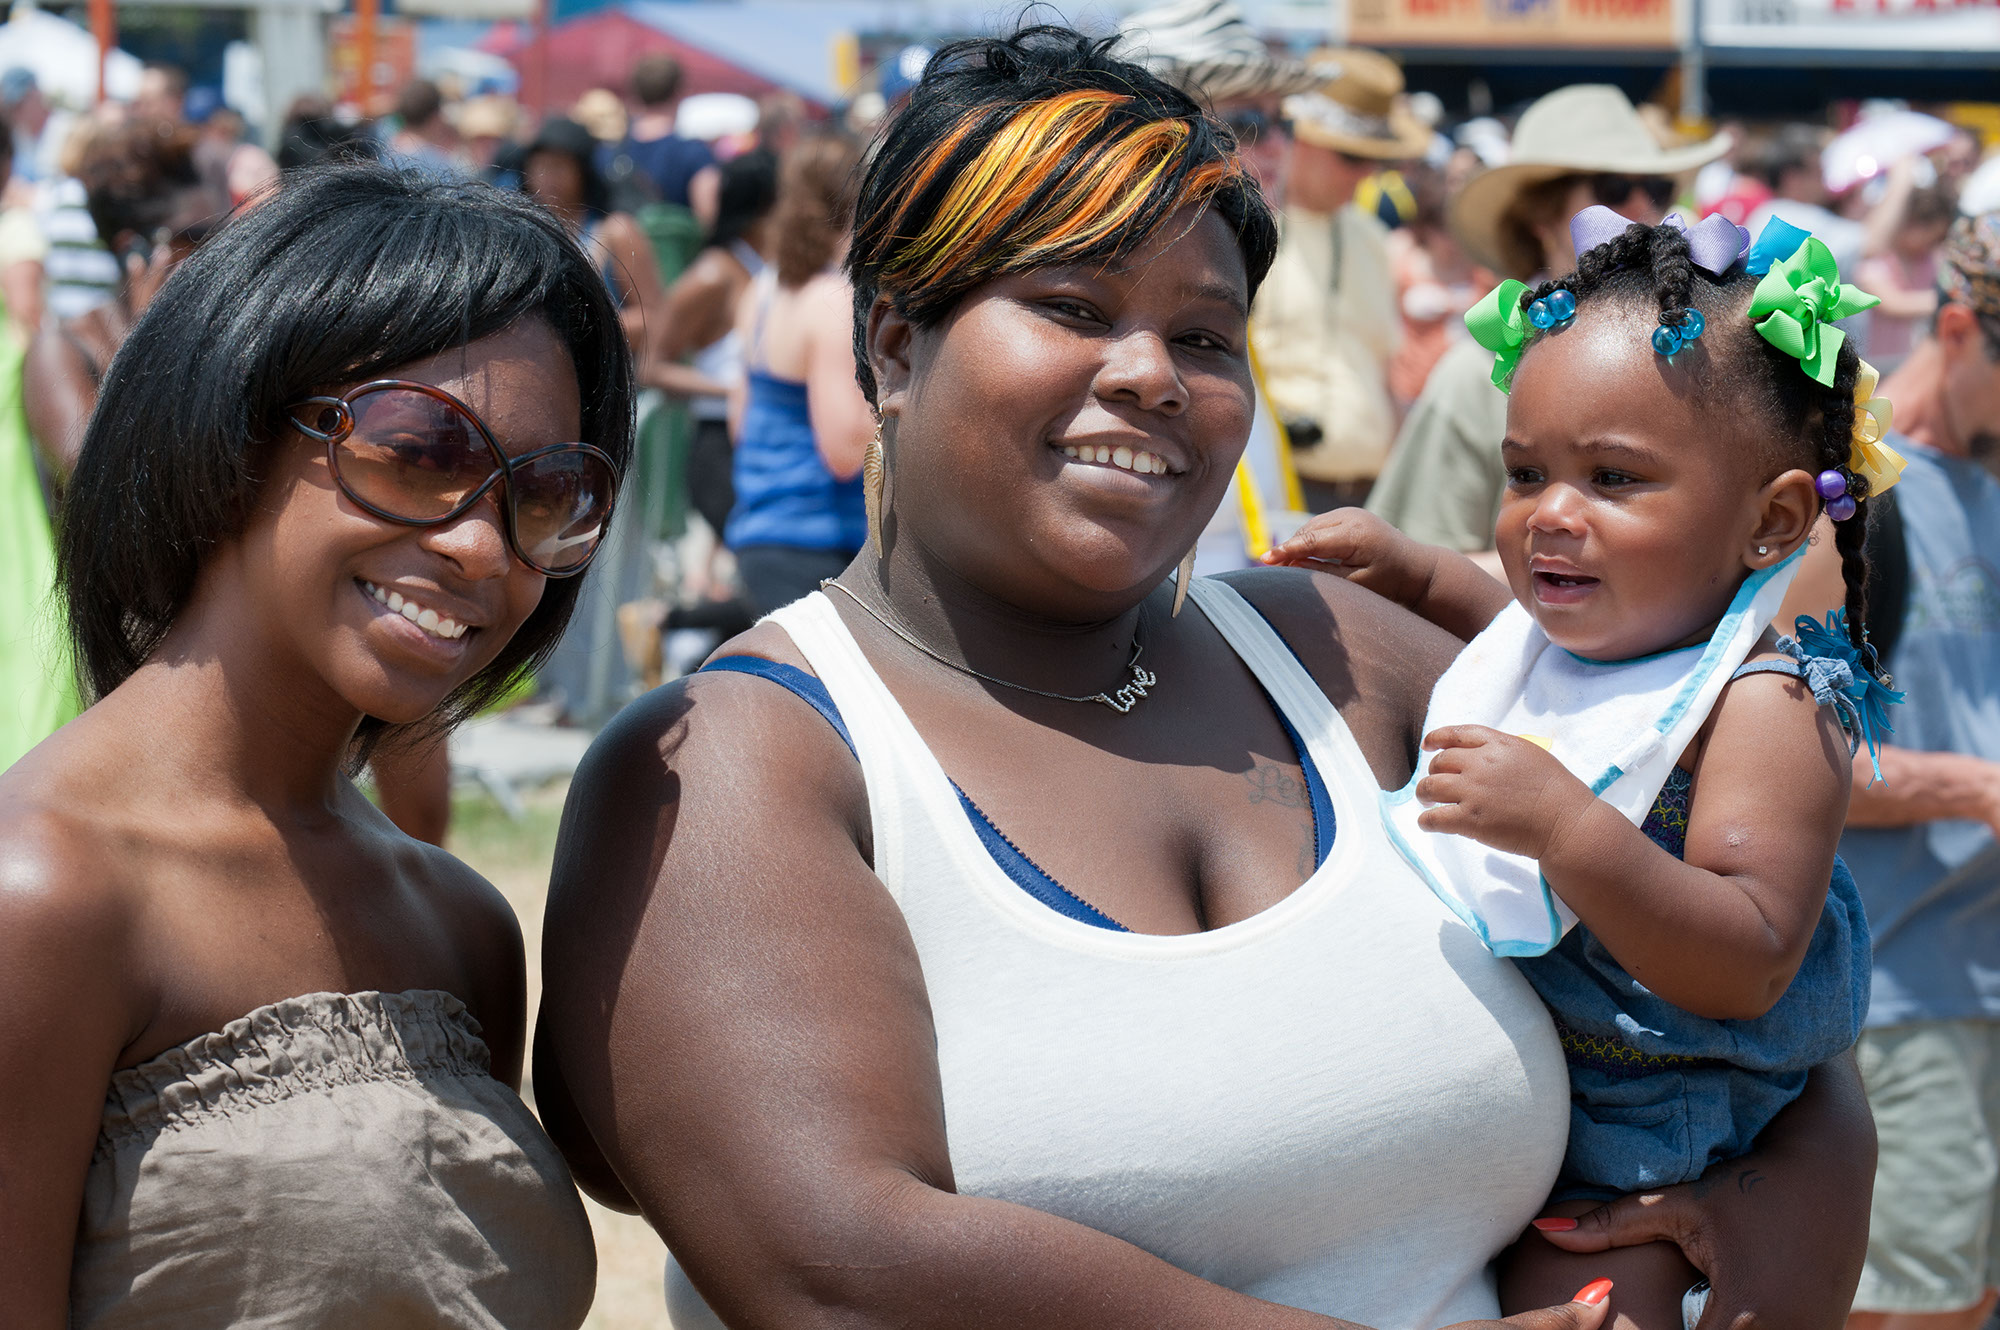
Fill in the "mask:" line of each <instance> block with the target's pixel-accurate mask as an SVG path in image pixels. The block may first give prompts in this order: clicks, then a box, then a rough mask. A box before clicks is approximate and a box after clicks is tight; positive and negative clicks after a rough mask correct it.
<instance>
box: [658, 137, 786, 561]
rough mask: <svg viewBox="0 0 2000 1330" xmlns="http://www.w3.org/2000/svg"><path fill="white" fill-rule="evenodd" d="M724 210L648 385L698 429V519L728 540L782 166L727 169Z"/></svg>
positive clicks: (757, 157)
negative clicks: (744, 324)
mask: <svg viewBox="0 0 2000 1330" xmlns="http://www.w3.org/2000/svg"><path fill="white" fill-rule="evenodd" d="M721 187H722V188H721V196H720V198H721V202H720V210H719V211H718V212H717V214H716V219H715V225H714V226H713V227H711V228H710V229H709V233H708V237H707V239H706V241H705V242H704V243H703V246H702V250H701V253H700V254H698V255H697V256H696V257H695V261H694V262H693V263H692V264H691V265H689V267H688V269H687V271H685V272H683V273H682V274H681V275H680V277H679V278H678V279H677V280H676V281H675V282H674V285H673V288H672V289H671V290H669V291H668V292H667V300H666V315H665V317H664V318H662V319H661V320H660V336H659V339H658V341H657V342H656V344H655V353H654V356H653V360H652V365H651V368H650V370H649V374H648V378H647V384H648V386H650V387H656V388H661V389H664V390H665V391H666V392H668V393H670V394H672V395H673V396H675V397H679V398H683V399H685V400H686V401H687V403H688V409H689V411H690V413H691V414H692V416H693V419H694V423H695V432H694V442H693V445H692V447H691V449H690V452H689V457H688V474H687V483H688V490H689V493H690V496H691V497H692V499H693V504H694V508H695V511H696V512H698V513H700V514H701V517H702V519H703V520H704V521H706V522H707V523H708V524H709V526H710V528H711V529H713V530H714V531H715V533H716V534H717V535H720V534H721V532H722V529H723V527H724V526H725V525H726V524H727V522H728V520H729V511H730V509H731V508H733V507H734V506H735V502H736V498H735V488H734V484H733V482H732V481H731V479H730V471H731V469H732V467H733V456H732V453H731V449H730V443H729V426H728V417H729V395H730V393H732V392H734V391H736V389H737V388H738V386H739V385H740V384H741V383H742V381H743V374H744V368H743V339H742V337H741V335H740V334H739V333H738V332H737V330H736V311H737V308H738V307H739V306H740V305H741V304H742V303H743V297H744V293H745V292H746V291H747V290H748V289H749V287H750V284H751V283H752V282H753V281H755V280H756V279H757V277H758V276H759V275H760V274H762V273H763V272H764V270H765V268H766V267H767V266H768V263H769V259H770V255H771V248H772V242H771V209H772V207H773V206H774V205H775V204H776V202H777V198H778V163H777V159H776V158H774V157H773V156H772V155H771V154H770V153H768V152H763V151H755V152H747V153H745V154H743V155H742V156H741V157H736V158H733V159H731V160H730V161H728V162H725V163H723V166H722V170H721Z"/></svg>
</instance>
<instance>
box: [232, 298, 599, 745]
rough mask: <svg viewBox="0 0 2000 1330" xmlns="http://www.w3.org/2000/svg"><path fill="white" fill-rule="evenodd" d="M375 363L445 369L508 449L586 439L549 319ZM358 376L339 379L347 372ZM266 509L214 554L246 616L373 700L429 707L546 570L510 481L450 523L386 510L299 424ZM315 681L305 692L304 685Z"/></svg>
mask: <svg viewBox="0 0 2000 1330" xmlns="http://www.w3.org/2000/svg"><path fill="white" fill-rule="evenodd" d="M377 377H384V378H399V379H413V380H416V381H418V382H421V383H428V384H434V385H436V386H437V387H440V388H443V389H444V390H445V391H447V392H449V393H451V394H452V395H453V396H455V397H457V398H458V399H459V400H460V401H462V402H464V403H465V404H466V405H467V406H469V407H471V408H472V410H473V411H475V412H476V413H477V414H478V415H479V417H480V419H481V420H483V421H485V423H486V425H487V427H488V429H490V430H491V431H492V434H493V437H494V439H495V440H496V441H497V442H498V443H499V445H500V446H501V448H502V449H504V450H505V451H506V452H507V453H508V454H509V455H519V454H521V453H526V452H529V451H532V450H533V449H535V448H538V447H541V446H543V445H546V444H550V443H561V442H567V441H571V440H574V439H576V438H577V437H579V434H580V432H581V429H582V418H581V408H580V405H579V399H578V391H577V381H576V373H575V370H574V369H573V367H572V366H571V363H570V359H569V356H568V353H567V352H566V351H565V350H564V348H563V345H562V343H561V342H560V341H559V340H558V339H557V338H556V335H555V334H554V333H553V332H552V331H550V329H549V328H548V326H547V325H546V324H544V323H542V322H540V321H539V320H528V321H524V322H522V323H520V324H517V325H516V326H514V327H513V328H510V329H509V330H507V331H506V332H502V333H498V334H495V335H494V336H491V337H486V338H482V339H481V340H479V341H477V342H473V343H471V344H470V345H468V346H464V347H460V348H457V349H455V350H452V351H449V352H446V353H445V354H443V355H441V356H437V357H434V358H433V359H430V360H426V361H422V362H419V363H417V364H413V365H406V366H403V367H401V368H398V369H395V370H391V371H388V372H386V373H385V374H383V375H381V376H377ZM346 386H349V385H341V387H342V388H345V387H346ZM270 466H271V473H270V475H269V476H268V478H267V480H266V482H265V484H264V486H263V489H262V492H261V494H260V497H259V502H258V506H257V510H256V512H255V514H254V515H253V517H252V518H251V521H250V522H249V524H248V525H247V527H246V528H245V530H244V532H243V535H242V536H241V537H240V538H239V539H238V540H237V542H235V545H236V548H235V550H234V557H229V558H224V559H221V560H218V561H217V562H216V565H215V567H216V569H217V576H220V577H222V578H225V579H226V580H227V581H229V582H230V583H232V584H233V585H230V586H228V587H225V588H219V589H218V590H219V591H220V596H219V597H218V599H220V601H221V603H222V604H224V605H227V606H228V607H229V609H228V613H230V614H231V615H233V616H235V622H236V624H237V631H239V632H247V633H254V634H258V635H260V636H261V637H262V638H263V639H264V640H263V642H262V643H261V646H262V648H263V650H262V651H260V653H259V654H260V655H263V656H268V658H269V659H270V660H271V662H272V664H271V667H270V668H271V670H272V671H273V675H274V677H280V676H278V674H277V672H278V671H281V670H284V669H285V668H286V667H287V666H289V667H291V668H292V669H295V670H296V671H297V672H298V673H299V674H300V675H301V676H304V678H302V685H305V686H309V684H307V683H306V681H307V680H311V679H316V680H317V681H318V682H319V683H320V684H321V685H323V687H324V688H325V689H326V690H328V691H330V692H331V693H332V694H333V695H334V696H336V697H337V698H339V699H340V700H342V701H344V702H345V703H346V704H347V705H349V706H352V707H353V708H355V709H356V710H358V711H360V712H362V713H363V714H365V715H369V716H374V717H377V718H379V719H381V720H385V721H388V722H390V723H392V724H405V723H409V722H411V721H416V720H421V719H422V718H424V717H425V716H427V715H429V714H430V713H431V712H432V711H433V710H435V709H436V707H437V705H438V704H439V703H440V702H441V701H443V699H444V698H445V697H446V696H447V695H448V694H450V692H451V691H452V690H453V689H454V688H456V687H458V686H459V685H460V684H462V683H464V682H465V681H466V680H467V679H469V678H471V677H472V676H473V675H474V674H475V673H477V672H478V671H479V670H480V669H481V668H483V667H484V666H485V665H486V664H487V663H488V662H490V661H491V660H492V659H493V658H494V656H495V655H496V654H497V653H498V652H499V651H500V649H501V647H503V646H504V645H505V644H506V642H507V640H508V639H509V638H510V637H512V636H513V634H514V633H515V632H516V630H518V629H519V628H520V627H521V625H522V623H523V622H525V621H526V619H527V618H528V616H529V615H530V614H531V613H532V612H533V611H534V609H535V606H536V605H537V604H538V603H539V602H540V600H541V596H542V588H543V585H544V582H545V579H544V578H543V576H542V575H541V574H540V573H537V572H535V571H533V570H532V569H530V568H529V567H527V565H525V564H523V563H522V562H521V561H520V560H519V559H517V558H515V557H514V555H513V553H512V551H511V550H510V549H509V547H508V544H507V538H506V534H505V521H506V519H505V516H504V514H503V513H502V511H501V507H500V505H501V504H502V503H503V502H504V497H503V493H502V487H501V486H498V485H496V486H494V487H493V488H492V489H491V490H489V491H487V493H486V494H485V495H484V496H483V497H482V498H481V499H480V500H479V502H477V503H475V504H474V505H473V506H472V507H471V508H470V509H468V510H467V511H466V512H464V513H463V514H461V515H459V516H458V517H456V518H454V519H452V520H451V521H449V522H445V523H442V524H440V525H437V526H428V527H413V526H403V525H399V524H397V523H393V522H387V521H384V520H382V519H380V518H377V517H374V516H371V515H370V514H369V513H367V512H366V511H364V510H362V509H361V508H358V507H356V506H355V505H354V504H353V503H352V502H351V501H349V500H348V498H347V497H346V496H345V495H344V494H342V493H341V491H340V489H339V487H338V486H337V485H336V484H335V482H334V478H333V475H332V472H331V471H330V470H329V468H328V466H327V457H326V449H325V447H324V445H321V444H318V443H315V442H313V441H311V440H308V439H306V438H304V437H303V436H301V435H299V434H297V433H294V432H289V431H288V432H287V433H286V434H285V435H284V436H282V438H281V440H280V441H279V442H278V443H277V444H275V445H274V447H273V450H272V456H271V463H270ZM301 695H304V694H303V693H302V694H301Z"/></svg>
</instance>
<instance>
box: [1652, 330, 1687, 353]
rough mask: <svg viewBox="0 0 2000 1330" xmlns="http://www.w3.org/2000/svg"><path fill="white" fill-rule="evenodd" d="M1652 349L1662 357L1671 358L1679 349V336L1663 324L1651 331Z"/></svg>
mask: <svg viewBox="0 0 2000 1330" xmlns="http://www.w3.org/2000/svg"><path fill="white" fill-rule="evenodd" d="M1653 349H1654V350H1655V351H1657V352H1659V353H1660V354H1661V355H1663V356H1671V355H1673V353H1674V352H1676V351H1678V350H1680V349H1681V335H1680V334H1679V333H1677V332H1675V331H1674V330H1673V329H1672V328H1669V327H1668V326H1667V325H1666V324H1664V323H1663V324H1661V325H1660V326H1659V327H1657V328H1655V329H1653Z"/></svg>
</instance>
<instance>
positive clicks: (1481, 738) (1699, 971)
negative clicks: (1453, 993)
mask: <svg viewBox="0 0 2000 1330" xmlns="http://www.w3.org/2000/svg"><path fill="white" fill-rule="evenodd" d="M1705 734H1706V742H1705V743H1704V744H1703V745H1702V747H1701V752H1700V756H1699V758H1698V760H1697V762H1696V764H1695V768H1694V775H1695V785H1694V804H1693V807H1692V808H1690V809H1689V813H1688V839H1687V859H1686V861H1685V862H1683V861H1681V860H1678V859H1675V858H1674V857H1673V856H1672V855H1670V854H1668V853H1667V852H1666V851H1665V850H1662V849H1661V848H1660V847H1659V846H1657V845H1655V844H1654V843H1653V842H1652V841H1651V840H1650V839H1649V838H1648V837H1647V836H1646V834H1645V833H1644V832H1642V831H1641V830H1639V828H1638V827H1635V826H1633V825H1632V823H1631V822H1629V821H1628V820H1626V818H1625V817H1624V816H1623V815H1622V814H1620V813H1619V812H1618V810H1616V809H1615V808H1613V807H1612V806H1611V805H1610V804H1607V803H1605V802H1604V801H1603V800H1602V799H1598V798H1595V797H1593V796H1592V795H1591V793H1590V791H1589V789H1588V787H1586V786H1585V785H1584V783H1583V782H1582V781H1580V780H1578V779H1577V778H1576V777H1575V776H1574V775H1572V774H1570V772H1569V771H1568V770H1567V769H1566V768H1564V767H1563V765H1562V764H1561V763H1560V762H1558V761H1556V759H1555V758H1553V757H1551V756H1550V755H1549V754H1548V753H1546V752H1544V751H1543V750H1542V749H1541V748H1539V747H1537V746H1536V745H1535V744H1533V743H1530V742H1528V741H1527V740H1524V739H1519V738H1516V737H1514V736H1512V735H1506V734H1501V733H1500V732H1499V731H1497V730H1491V729H1487V728H1485V727H1483V726H1471V725H1467V726H1452V727H1447V728H1445V729H1441V730H1437V731H1435V732H1433V733H1432V734H1430V735H1428V736H1426V737H1425V739H1424V746H1425V747H1426V748H1434V749H1438V750H1441V751H1440V752H1439V753H1438V756H1437V758H1436V760H1435V761H1433V762H1432V764H1431V767H1430V774H1429V775H1428V776H1426V777H1425V778H1424V779H1423V780H1422V781H1420V782H1419V783H1418V785H1417V791H1416V792H1417V797H1418V798H1419V799H1420V800H1422V801H1424V802H1425V803H1429V804H1435V805H1436V806H1434V807H1431V808H1427V809H1426V810H1425V811H1424V812H1423V814H1422V815H1421V816H1420V817H1419V819H1418V821H1419V825H1421V826H1423V827H1424V828H1425V829H1426V830H1430V831H1445V832H1454V833H1457V834H1460V835H1466V836H1471V837H1472V838H1474V839H1475V840H1478V841H1480V842H1482V843H1483V844H1487V845H1491V846H1493V847H1494V848H1496V849H1501V850H1508V851H1511V852H1513V853H1516V854H1524V855H1528V856H1530V857H1532V858H1535V859H1537V860H1539V861H1540V863H1541V868H1542V876H1543V877H1544V878H1545V879H1547V881H1548V884H1549V886H1550V887H1551V888H1552V889H1553V890H1554V891H1555V893H1556V894H1557V895H1558V896H1561V897H1562V899H1563V901H1564V902H1565V903H1566V904H1568V906H1569V907H1570V909H1572V910H1574V911H1576V914H1577V917H1578V918H1580V919H1581V920H1582V921H1583V922H1584V923H1585V924H1587V925H1588V926H1589V927H1590V931H1591V932H1593V933H1595V934H1596V935H1597V938H1598V940H1599V941H1601V942H1603V944H1604V945H1605V947H1606V948H1607V949H1608V950H1609V951H1610V952H1611V954H1612V955H1613V956H1614V957H1616V958H1617V960H1618V963H1619V964H1620V965H1623V966H1624V967H1625V969H1626V970H1627V971H1629V972H1630V973H1631V974H1632V976H1633V977H1634V978H1635V979H1637V980H1638V981H1639V982H1640V983H1642V984H1644V985H1645V986H1646V987H1647V988H1649V989H1651V990H1652V991H1653V992H1654V993H1656V994H1658V995H1659V996H1660V997H1662V998H1664V999H1666V1000H1667V1001H1668V1002H1671V1003H1673V1004H1674V1005H1675V1006H1677V1007H1680V1008H1681V1009H1683V1010H1684V1011H1688V1012H1691V1013H1693V1014H1694V1015H1696V1016H1703V1017H1707V1018H1709V1019H1712V1020H1749V1019H1752V1018H1755V1017H1757V1016H1761V1015H1763V1014H1764V1013H1765V1012H1767V1011H1769V1010H1770V1009H1771V1007H1772V1005H1773V1004H1774V1003H1776V1002H1777V1000H1778V999H1779V998H1780V997H1781V996H1783V995H1784V992H1785V989H1786V987H1787V986H1788V985H1789V984H1790V983H1791V981H1792V976H1793V975H1794V974H1795V973H1796V972H1797V971H1798V968H1799V964H1800V962H1801V961H1803V960H1804V959H1805V953H1806V948H1807V947H1808V946H1809V945H1810V943H1811V941H1812V935H1813V929H1814V928H1815V926H1816V925H1817V924H1818V921H1819V916H1820V912H1821V910H1822V909H1823V908H1824V906H1825V903H1826V888H1827V882H1828V880H1829V879H1830V878H1831V876H1832V873H1833V855H1834V846H1835V844H1836V842H1837V841H1838V840H1839V838H1840V828H1841V822H1842V817H1843V814H1844V813H1845V811H1846V808H1847V795H1848V785H1849V782H1850V780H1851V779H1852V773H1851V770H1850V768H1849V765H1848V758H1847V744H1846V741H1845V740H1844V739H1843V738H1842V736H1841V733H1840V730H1839V727H1838V725H1837V724H1836V723H1835V722H1834V720H1833V718H1832V716H1831V714H1829V713H1825V712H1822V711H1821V709H1820V708H1819V706H1818V705H1817V704H1816V703H1815V702H1814V701H1813V697H1812V694H1811V693H1810V692H1809V691H1807V689H1806V687H1805V685H1804V684H1802V683H1800V682H1798V681H1797V680H1794V679H1787V678H1785V677H1784V676H1782V675H1770V674H1764V675H1752V676H1750V677H1748V678H1745V679H1741V680H1738V681H1737V682H1735V683H1732V684H1730V685H1729V686H1728V687H1727V688H1725V689H1724V690H1723V693H1722V698H1721V700H1720V701H1719V702H1718V703H1717V704H1716V708H1715V713H1714V715H1712V716H1711V717H1710V718H1709V722H1708V726H1707V727H1706V730H1705Z"/></svg>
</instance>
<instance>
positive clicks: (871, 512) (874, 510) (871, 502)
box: [861, 416, 885, 559]
mask: <svg viewBox="0 0 2000 1330" xmlns="http://www.w3.org/2000/svg"><path fill="white" fill-rule="evenodd" d="M884 479H885V477H884V476H883V474H882V418H881V417H880V416H877V417H875V437H874V438H872V439H870V440H869V441H868V450H867V451H866V452H864V453H863V454H862V455H861V502H862V503H863V505H864V506H865V507H866V508H867V510H868V547H869V548H870V549H872V550H874V551H875V557H876V558H878V559H879V558H881V557H882V487H883V483H884Z"/></svg>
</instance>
